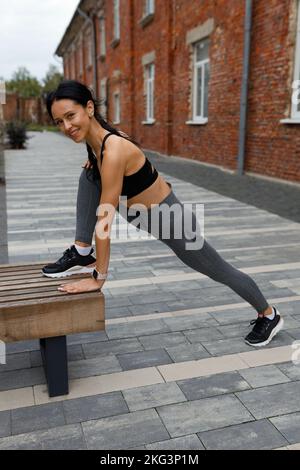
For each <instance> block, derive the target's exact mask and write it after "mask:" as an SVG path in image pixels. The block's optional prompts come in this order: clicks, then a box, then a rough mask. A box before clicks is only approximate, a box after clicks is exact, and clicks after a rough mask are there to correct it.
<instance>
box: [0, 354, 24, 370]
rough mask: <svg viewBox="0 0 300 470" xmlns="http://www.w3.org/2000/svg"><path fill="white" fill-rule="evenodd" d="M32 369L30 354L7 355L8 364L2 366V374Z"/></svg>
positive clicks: (0, 366)
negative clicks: (27, 368)
mask: <svg viewBox="0 0 300 470" xmlns="http://www.w3.org/2000/svg"><path fill="white" fill-rule="evenodd" d="M26 367H30V355H29V352H24V353H17V354H6V364H0V374H1V373H2V372H8V371H12V370H18V369H25V368H26Z"/></svg>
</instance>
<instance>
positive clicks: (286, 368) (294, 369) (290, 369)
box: [277, 362, 300, 381]
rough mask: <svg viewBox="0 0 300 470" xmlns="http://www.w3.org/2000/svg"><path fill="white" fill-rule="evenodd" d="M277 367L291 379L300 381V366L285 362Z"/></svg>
mask: <svg viewBox="0 0 300 470" xmlns="http://www.w3.org/2000/svg"><path fill="white" fill-rule="evenodd" d="M277 367H278V369H279V370H281V372H283V373H284V375H286V376H287V377H288V378H289V379H291V380H293V381H295V380H300V364H294V363H292V362H283V363H281V364H277Z"/></svg>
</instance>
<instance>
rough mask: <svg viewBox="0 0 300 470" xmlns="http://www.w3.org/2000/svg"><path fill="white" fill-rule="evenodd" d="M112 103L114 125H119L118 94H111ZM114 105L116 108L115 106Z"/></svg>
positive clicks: (119, 105) (119, 106)
mask: <svg viewBox="0 0 300 470" xmlns="http://www.w3.org/2000/svg"><path fill="white" fill-rule="evenodd" d="M113 103H114V121H113V122H114V124H120V123H121V97H120V92H119V91H115V92H114V93H113ZM116 103H117V104H118V106H116Z"/></svg>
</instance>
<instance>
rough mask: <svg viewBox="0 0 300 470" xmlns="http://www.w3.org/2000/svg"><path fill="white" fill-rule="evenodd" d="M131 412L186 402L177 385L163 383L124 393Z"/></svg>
mask: <svg viewBox="0 0 300 470" xmlns="http://www.w3.org/2000/svg"><path fill="white" fill-rule="evenodd" d="M123 395H124V398H125V400H126V402H127V404H128V407H129V409H130V411H139V410H145V409H147V408H155V407H157V406H162V405H170V404H172V403H179V402H182V401H186V397H185V396H184V394H183V393H182V391H181V390H180V388H179V387H178V385H177V384H176V383H162V384H155V385H148V386H146V387H137V388H133V389H129V390H124V391H123Z"/></svg>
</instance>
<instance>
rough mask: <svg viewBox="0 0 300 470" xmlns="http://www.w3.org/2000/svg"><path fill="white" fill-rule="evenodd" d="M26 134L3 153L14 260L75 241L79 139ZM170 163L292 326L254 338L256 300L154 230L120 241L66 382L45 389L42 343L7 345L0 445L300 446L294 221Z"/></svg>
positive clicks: (210, 225)
mask: <svg viewBox="0 0 300 470" xmlns="http://www.w3.org/2000/svg"><path fill="white" fill-rule="evenodd" d="M30 135H31V139H30V141H29V146H28V149H27V150H22V151H6V183H7V184H6V199H7V201H6V204H7V227H8V233H7V238H8V256H9V262H10V263H14V262H23V261H25V262H27V261H42V262H48V261H52V260H55V259H56V258H57V257H58V256H59V255H61V253H62V251H63V250H64V249H66V248H67V247H68V246H69V245H70V243H72V242H73V240H74V227H75V209H76V194H77V184H78V177H79V174H80V172H81V164H82V163H83V162H84V161H85V160H86V152H85V148H84V146H81V145H76V144H74V143H72V142H71V141H69V140H67V139H66V138H64V137H63V136H62V135H60V134H52V133H31V134H30ZM150 158H151V159H152V157H151V156H150ZM155 158H156V159H158V157H153V159H152V161H154V159H155ZM156 161H157V168H158V169H160V171H162V170H161V168H160V167H159V162H158V160H156ZM180 165H181V166H182V167H184V164H183V163H180ZM196 168H197V169H198V170H199V171H200V170H201V168H202V167H201V166H199V165H197V166H196ZM194 172H195V168H194ZM162 174H163V176H164V177H165V178H166V180H167V181H169V182H170V183H172V185H173V190H174V192H175V193H176V194H177V196H178V197H179V199H181V200H182V201H183V202H188V201H194V202H199V203H204V204H205V237H206V239H207V240H208V242H209V243H211V244H212V245H213V246H214V247H215V248H216V249H217V251H219V252H220V254H221V255H222V256H223V257H224V258H225V259H226V260H227V261H229V262H230V263H232V264H233V265H234V266H236V267H237V268H239V269H241V270H242V271H244V272H246V273H248V274H250V275H251V276H252V277H253V279H254V280H255V281H256V282H257V284H258V285H259V286H260V288H261V290H262V291H263V293H264V294H265V296H266V297H267V299H268V301H269V302H270V303H272V304H274V305H276V306H277V307H278V308H279V310H280V311H281V312H282V313H283V315H284V318H285V328H284V330H283V331H282V332H281V333H280V334H279V335H278V336H276V338H275V339H274V340H273V341H272V342H271V344H270V345H268V346H267V347H266V348H262V349H260V350H254V349H253V348H251V347H250V346H248V345H246V344H245V343H244V340H243V338H244V336H245V334H246V333H247V332H248V331H249V321H250V320H251V319H253V318H255V317H256V312H255V311H254V310H253V308H252V307H251V306H249V305H248V304H247V303H245V302H244V301H243V299H241V298H240V297H239V296H238V295H237V294H235V293H234V292H233V291H231V290H230V289H229V288H228V287H227V286H224V285H222V284H217V283H215V282H214V281H212V280H211V279H209V278H207V277H205V276H203V275H201V274H200V273H198V272H196V271H193V270H192V269H191V268H189V267H187V266H185V265H184V264H183V263H182V262H181V261H180V260H179V259H177V258H176V256H175V255H174V253H173V252H171V250H169V249H168V248H167V247H166V246H165V245H164V244H163V243H161V242H160V241H158V240H156V239H154V238H150V239H149V237H148V236H147V237H146V234H145V236H144V237H141V236H140V234H139V236H136V237H134V236H132V238H131V239H130V240H128V241H125V240H113V241H112V247H111V261H110V270H109V271H110V272H109V277H108V280H107V281H106V283H105V285H104V288H103V292H104V295H105V299H106V318H107V321H106V330H105V332H98V333H90V334H82V335H73V336H70V337H69V338H68V344H69V369H70V382H71V383H70V385H71V387H70V394H69V395H68V396H64V397H58V398H55V399H49V398H48V395H47V392H46V386H45V378H44V374H43V370H42V367H41V357H40V353H39V350H38V349H39V348H38V342H37V341H27V342H22V343H13V344H9V345H8V346H7V352H8V360H7V364H6V365H0V449H61V448H62V449H86V448H88V449H139V448H141V449H149V450H150V449H176V450H179V449H186V450H189V449H198V450H200V449H277V448H299V449H300V445H299V443H300V393H299V392H300V364H297V363H296V362H295V361H294V362H293V361H292V354H293V352H295V350H294V349H293V348H292V345H293V344H295V342H296V341H297V340H299V339H300V250H299V248H300V224H299V223H297V221H295V220H293V218H291V217H289V218H284V217H281V216H279V215H278V214H275V213H274V212H269V211H266V210H264V209H263V208H259V207H256V206H254V205H251V204H248V203H246V202H243V201H241V200H238V199H237V198H236V197H230V196H228V195H224V194H220V193H219V192H217V191H215V190H211V189H207V188H206V187H204V186H201V185H198V184H195V183H194V182H187V181H184V180H183V179H182V178H180V174H178V175H174V174H169V173H167V171H166V167H165V171H162ZM295 191H296V192H297V188H295ZM295 194H296V193H295ZM297 194H298V193H297ZM116 222H118V223H119V226H120V228H121V230H126V229H127V227H128V226H127V223H126V221H125V220H124V219H122V218H118V219H116ZM116 222H115V223H116Z"/></svg>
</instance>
